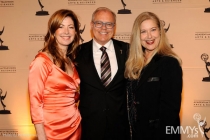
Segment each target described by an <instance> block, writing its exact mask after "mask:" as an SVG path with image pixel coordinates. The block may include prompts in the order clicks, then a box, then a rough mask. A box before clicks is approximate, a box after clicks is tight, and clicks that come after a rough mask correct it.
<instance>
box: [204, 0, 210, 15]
mask: <svg viewBox="0 0 210 140" xmlns="http://www.w3.org/2000/svg"><path fill="white" fill-rule="evenodd" d="M209 2H210V0H209ZM204 12H205V13H210V7H209V8H205V10H204Z"/></svg>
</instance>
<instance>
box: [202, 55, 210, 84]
mask: <svg viewBox="0 0 210 140" xmlns="http://www.w3.org/2000/svg"><path fill="white" fill-rule="evenodd" d="M201 59H202V60H203V61H204V62H205V64H206V71H207V72H208V74H209V77H204V78H203V80H202V81H205V82H210V70H209V69H208V66H210V62H207V60H208V59H209V56H208V54H206V53H203V54H202V55H201Z"/></svg>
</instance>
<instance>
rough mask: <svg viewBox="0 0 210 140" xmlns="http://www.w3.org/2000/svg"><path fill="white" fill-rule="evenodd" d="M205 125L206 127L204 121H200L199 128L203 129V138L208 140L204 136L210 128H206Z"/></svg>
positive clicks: (208, 139) (207, 138)
mask: <svg viewBox="0 0 210 140" xmlns="http://www.w3.org/2000/svg"><path fill="white" fill-rule="evenodd" d="M206 125H207V122H206V121H205V120H204V121H203V120H201V121H200V126H201V127H202V128H203V133H204V136H205V138H206V140H210V138H209V137H208V136H207V134H206V133H208V132H209V130H210V127H209V128H206Z"/></svg>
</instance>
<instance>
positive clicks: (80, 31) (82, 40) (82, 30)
mask: <svg viewBox="0 0 210 140" xmlns="http://www.w3.org/2000/svg"><path fill="white" fill-rule="evenodd" d="M84 30H85V25H84V27H83V29H80V30H79V33H80V34H82V33H83V32H84ZM80 39H81V42H82V43H83V42H84V39H83V38H82V36H80Z"/></svg>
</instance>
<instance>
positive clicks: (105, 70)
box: [100, 46, 111, 87]
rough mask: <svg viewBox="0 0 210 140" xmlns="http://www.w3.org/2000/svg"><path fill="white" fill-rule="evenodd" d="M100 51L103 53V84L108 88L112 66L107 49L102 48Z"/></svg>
mask: <svg viewBox="0 0 210 140" xmlns="http://www.w3.org/2000/svg"><path fill="white" fill-rule="evenodd" d="M100 50H101V51H102V56H101V82H102V83H103V85H104V86H105V87H106V86H107V85H108V84H109V83H110V82H111V66H110V62H109V57H108V54H107V53H106V48H105V47H104V46H102V47H101V48H100Z"/></svg>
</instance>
